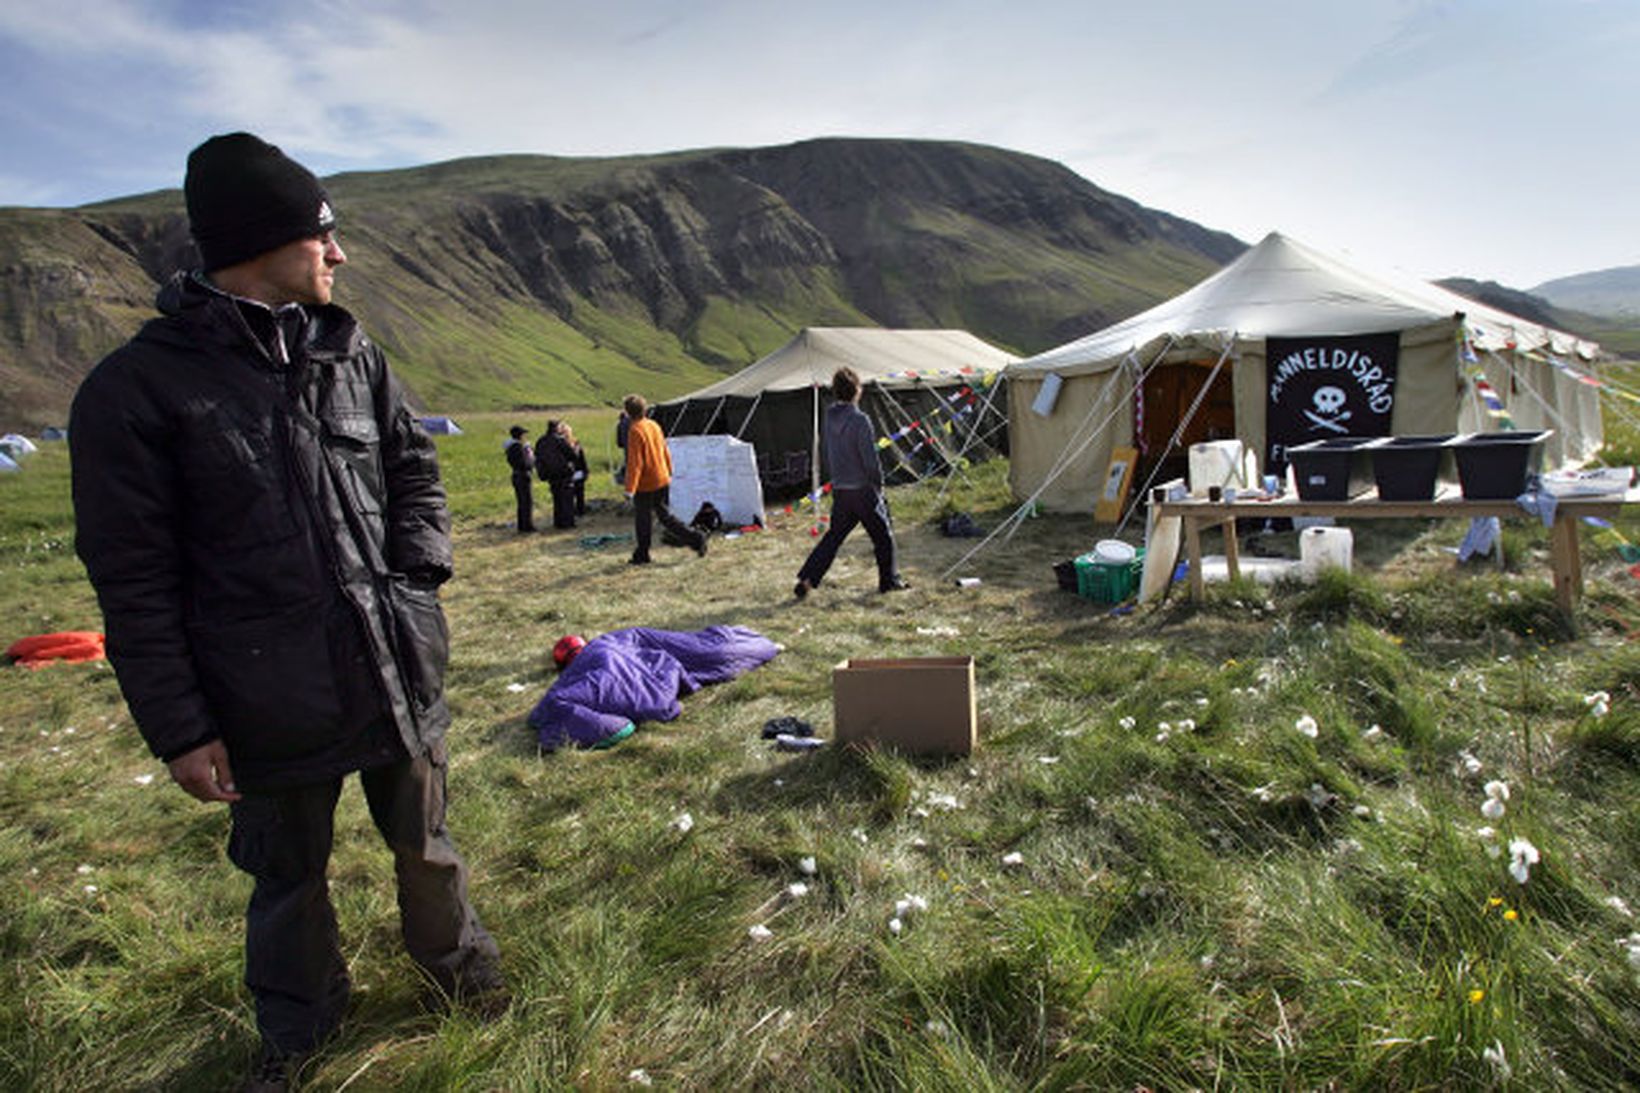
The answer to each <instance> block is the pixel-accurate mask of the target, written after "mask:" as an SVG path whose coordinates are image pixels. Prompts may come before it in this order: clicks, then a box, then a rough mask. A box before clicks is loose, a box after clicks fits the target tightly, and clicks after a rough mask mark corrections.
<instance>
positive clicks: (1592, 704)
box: [1583, 691, 1612, 717]
mask: <svg viewBox="0 0 1640 1093" xmlns="http://www.w3.org/2000/svg"><path fill="white" fill-rule="evenodd" d="M1583 705H1585V706H1587V707H1588V708H1589V716H1590V717H1605V716H1606V714H1607V713H1609V712H1610V711H1611V706H1612V696H1611V695H1609V694H1607V693H1606V692H1605V691H1596V692H1594V693H1593V694H1587V695H1584V696H1583Z"/></svg>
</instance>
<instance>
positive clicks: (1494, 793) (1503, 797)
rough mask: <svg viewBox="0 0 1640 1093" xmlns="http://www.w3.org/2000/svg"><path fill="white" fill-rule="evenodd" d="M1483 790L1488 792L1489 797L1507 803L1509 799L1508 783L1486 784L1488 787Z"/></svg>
mask: <svg viewBox="0 0 1640 1093" xmlns="http://www.w3.org/2000/svg"><path fill="white" fill-rule="evenodd" d="M1481 788H1482V789H1484V790H1485V791H1486V795H1487V796H1488V797H1496V798H1497V799H1498V800H1500V801H1507V800H1508V799H1509V783H1508V782H1499V781H1491V782H1488V783H1486V785H1484V786H1482V787H1481Z"/></svg>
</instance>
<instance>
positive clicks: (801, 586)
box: [792, 579, 809, 599]
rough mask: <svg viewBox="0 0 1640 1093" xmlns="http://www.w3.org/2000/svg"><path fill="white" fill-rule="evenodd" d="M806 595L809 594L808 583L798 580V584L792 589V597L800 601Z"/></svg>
mask: <svg viewBox="0 0 1640 1093" xmlns="http://www.w3.org/2000/svg"><path fill="white" fill-rule="evenodd" d="M808 594H809V582H808V581H805V580H801V579H799V580H798V582H797V586H796V587H795V588H793V589H792V595H793V596H796V597H797V598H798V599H802V598H803V597H804V596H807V595H808Z"/></svg>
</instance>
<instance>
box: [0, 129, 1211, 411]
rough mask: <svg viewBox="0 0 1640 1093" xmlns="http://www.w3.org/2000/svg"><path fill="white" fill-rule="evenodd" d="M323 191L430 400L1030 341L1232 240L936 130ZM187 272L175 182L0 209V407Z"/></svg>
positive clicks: (35, 393)
mask: <svg viewBox="0 0 1640 1093" xmlns="http://www.w3.org/2000/svg"><path fill="white" fill-rule="evenodd" d="M326 185H327V188H328V189H329V190H330V192H331V196H332V198H333V201H334V204H335V205H336V206H337V208H338V210H339V215H340V217H341V229H342V240H343V245H344V247H346V248H347V249H348V252H349V255H350V262H349V265H348V266H347V267H346V268H344V270H343V271H342V274H341V277H340V278H339V280H338V289H337V294H338V300H339V301H340V302H342V303H343V304H345V305H346V306H348V307H349V308H351V309H352V310H353V311H355V313H357V314H358V315H359V316H360V318H361V319H362V320H363V322H364V323H365V325H366V327H367V328H368V329H370V330H371V331H372V333H373V334H374V335H375V337H376V339H377V340H378V341H379V342H380V343H381V344H382V345H383V346H384V347H385V348H386V349H387V351H388V354H389V356H390V358H391V359H392V360H393V362H394V365H395V367H396V368H397V369H398V370H399V371H400V373H401V374H402V375H403V376H404V378H405V379H406V381H407V384H408V386H409V387H410V388H411V390H412V392H414V393H415V395H417V396H418V397H419V399H420V400H421V401H423V402H425V403H429V404H437V405H441V406H443V407H445V408H449V409H464V408H473V409H477V408H501V407H506V406H513V405H525V404H534V405H539V404H543V403H553V402H582V403H586V402H595V401H609V400H612V399H614V398H617V397H619V395H620V394H622V393H623V392H624V391H626V390H630V389H639V390H643V391H645V392H647V393H650V394H652V395H655V396H658V397H665V396H668V395H671V394H675V393H679V392H681V391H685V390H689V389H691V388H693V387H695V386H698V385H701V384H704V383H707V382H710V381H711V380H712V379H714V378H717V376H718V375H721V374H722V373H723V372H725V371H730V370H733V369H736V368H740V367H743V366H744V365H746V364H748V363H750V362H751V361H752V360H754V359H756V357H757V356H759V355H761V354H762V353H765V352H767V351H769V350H771V349H773V348H775V347H776V346H778V345H779V344H780V343H781V342H783V341H784V340H785V339H786V338H788V337H789V336H790V335H791V334H792V333H793V332H795V331H796V330H797V329H798V328H800V327H802V326H804V325H814V324H833V325H836V324H853V325H865V324H880V325H885V326H941V327H961V328H966V329H969V330H971V331H973V332H974V333H976V334H978V335H979V336H980V337H983V338H986V339H988V340H990V341H992V342H994V343H996V344H999V345H1002V346H1004V347H1007V348H1009V349H1013V350H1015V351H1019V352H1031V351H1035V350H1039V349H1042V348H1046V347H1048V346H1051V345H1054V344H1058V343H1059V342H1061V341H1064V340H1067V339H1069V338H1072V337H1076V336H1079V335H1081V334H1084V333H1087V332H1089V331H1091V330H1094V329H1097V328H1098V327H1100V326H1102V325H1105V324H1106V323H1109V322H1112V321H1115V320H1116V319H1119V318H1122V317H1124V316H1126V315H1129V314H1132V313H1134V312H1136V311H1139V310H1141V309H1143V308H1145V307H1148V306H1150V305H1151V304H1153V303H1155V302H1157V301H1158V300H1161V299H1163V298H1165V297H1166V296H1168V295H1170V294H1172V293H1174V292H1177V291H1179V290H1181V289H1183V288H1185V287H1187V286H1189V285H1190V284H1193V283H1194V282H1196V281H1197V280H1199V279H1201V278H1202V277H1203V276H1205V275H1207V274H1208V273H1210V272H1212V271H1213V270H1214V269H1215V268H1217V267H1218V266H1219V265H1221V264H1222V263H1223V262H1225V261H1227V260H1228V259H1230V258H1233V257H1234V256H1235V255H1236V254H1238V253H1240V251H1241V250H1242V244H1241V243H1239V242H1238V241H1236V240H1235V239H1232V238H1231V237H1229V236H1227V235H1224V234H1222V233H1218V232H1212V231H1209V230H1207V229H1204V228H1202V227H1199V226H1198V225H1194V224H1191V223H1189V222H1187V221H1183V220H1179V219H1177V218H1175V217H1171V216H1168V215H1166V214H1163V213H1158V212H1155V211H1152V210H1148V209H1144V208H1142V207H1140V206H1139V205H1137V204H1135V203H1134V202H1132V201H1129V200H1127V199H1126V198H1122V197H1118V196H1116V195H1112V194H1108V193H1105V192H1104V191H1102V190H1099V189H1098V188H1097V187H1095V186H1093V185H1091V184H1090V183H1088V182H1087V181H1085V180H1083V179H1081V178H1079V177H1077V176H1076V175H1074V174H1072V173H1071V172H1070V171H1068V170H1066V169H1065V168H1063V167H1061V166H1059V165H1057V164H1054V163H1050V162H1048V161H1045V160H1041V159H1037V158H1035V157H1031V156H1024V155H1019V154H1017V153H1012V152H1007V151H1003V150H1000V149H995V148H986V147H980V146H973V145H963V144H949V143H935V142H919V141H891V140H818V141H808V142H804V143H801V144H796V145H790V146H786V147H780V148H760V149H740V150H719V151H700V152H688V153H677V154H673V155H667V156H655V157H638V158H624V159H611V160H571V159H557V158H552V157H533V156H508V157H495V158H486V159H474V160H462V161H455V162H452V163H445V164H437V165H433V166H430V167H424V168H416V169H410V170H403V171H393V172H373V173H364V174H349V175H339V176H336V177H334V178H332V179H328V180H326ZM190 264H192V253H191V244H190V243H189V241H188V238H187V230H186V222H185V219H184V217H183V214H182V202H181V195H180V193H179V192H177V191H167V192H161V193H157V194H150V195H145V196H143V197H137V198H130V199H123V200H120V201H114V202H108V203H104V204H100V205H97V206H88V207H85V208H81V209H73V210H0V419H4V420H0V425H4V426H7V427H20V426H25V425H34V424H43V423H47V422H55V421H60V420H62V418H63V416H64V415H65V413H66V407H67V403H68V401H69V399H70V397H71V396H72V392H73V389H74V386H75V384H77V382H78V379H79V377H80V376H82V375H83V374H84V372H85V370H86V369H88V368H89V367H90V366H91V365H92V364H93V363H95V361H96V360H97V359H98V358H99V357H100V356H101V355H102V354H103V353H105V352H106V351H107V350H109V349H111V348H113V347H114V346H115V345H118V344H119V343H120V342H121V341H122V340H123V339H124V338H126V337H128V336H129V335H130V333H131V332H132V331H134V330H135V328H136V326H137V325H138V324H139V323H140V322H141V321H142V319H143V318H144V317H146V315H147V314H148V313H149V311H150V306H151V300H152V298H153V294H154V291H155V289H156V286H157V284H158V283H159V282H161V281H163V280H164V279H165V278H166V277H168V276H169V275H170V273H171V272H172V271H173V270H175V269H178V268H182V267H184V266H187V265H190Z"/></svg>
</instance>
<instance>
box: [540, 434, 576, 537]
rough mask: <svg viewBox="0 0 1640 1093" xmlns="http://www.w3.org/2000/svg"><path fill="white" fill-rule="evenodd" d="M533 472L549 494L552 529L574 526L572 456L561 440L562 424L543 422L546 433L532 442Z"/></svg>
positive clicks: (566, 445) (573, 457)
mask: <svg viewBox="0 0 1640 1093" xmlns="http://www.w3.org/2000/svg"><path fill="white" fill-rule="evenodd" d="M535 473H536V474H538V475H540V477H541V480H542V481H543V482H545V483H546V484H547V488H548V489H549V490H551V491H552V526H553V527H555V528H558V529H560V530H562V529H565V528H572V527H574V526H575V453H574V451H573V450H572V449H571V448H570V446H569V442H568V441H567V440H565V439H564V426H563V423H562V422H560V421H558V420H556V419H554V420H550V421H548V422H547V431H546V432H544V433H542V434H541V439H539V440H537V441H536V442H535Z"/></svg>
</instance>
